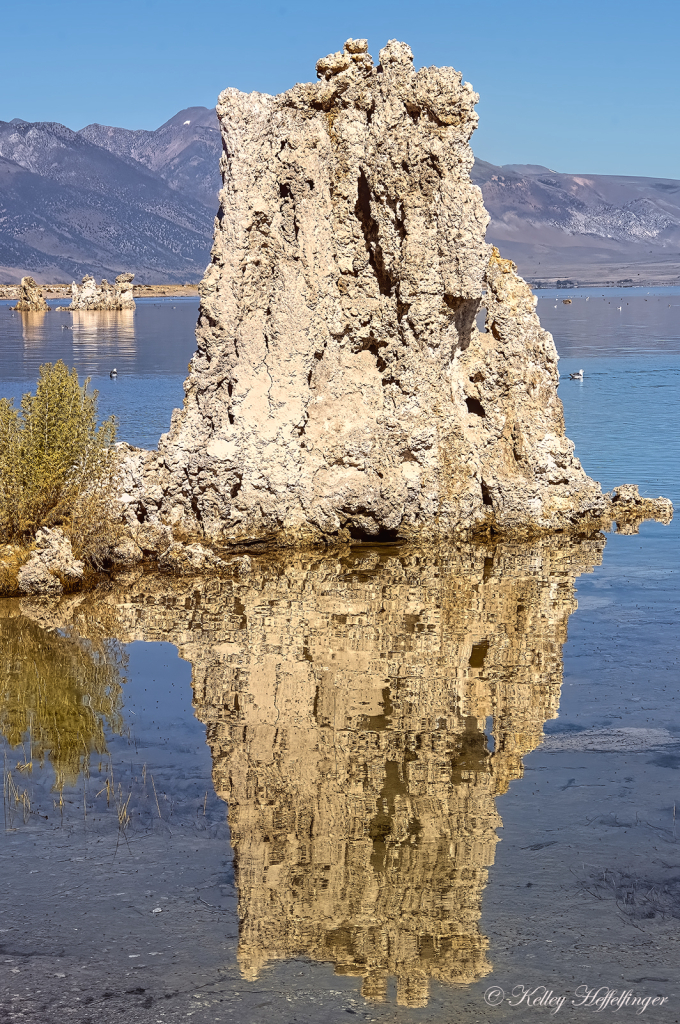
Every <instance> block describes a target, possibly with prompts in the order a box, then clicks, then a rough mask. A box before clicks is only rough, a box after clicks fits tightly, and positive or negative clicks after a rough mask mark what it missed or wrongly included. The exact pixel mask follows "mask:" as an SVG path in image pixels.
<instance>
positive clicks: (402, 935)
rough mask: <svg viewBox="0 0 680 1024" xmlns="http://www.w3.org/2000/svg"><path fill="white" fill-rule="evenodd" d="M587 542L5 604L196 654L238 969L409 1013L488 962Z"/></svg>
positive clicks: (371, 554)
mask: <svg viewBox="0 0 680 1024" xmlns="http://www.w3.org/2000/svg"><path fill="white" fill-rule="evenodd" d="M140 539H141V538H140ZM603 547H604V538H601V537H597V538H594V539H592V540H583V541H571V540H568V539H565V538H564V537H549V538H543V539H541V540H539V541H537V542H534V543H532V544H499V545H496V546H492V545H490V544H489V545H471V544H459V545H455V544H452V545H446V546H442V548H441V549H433V548H431V547H429V548H426V549H423V548H419V547H418V546H417V545H408V546H407V545H404V546H401V547H394V546H385V547H381V548H380V549H377V548H373V549H372V550H367V549H363V550H361V551H359V552H357V551H356V550H354V551H353V552H351V553H349V554H348V555H347V556H345V557H338V556H325V557H315V556H314V555H313V554H305V553H290V554H287V555H286V557H285V558H284V557H282V556H280V555H279V556H276V557H272V556H267V557H265V558H261V559H253V560H252V562H248V564H247V565H245V566H244V565H242V564H238V565H236V566H234V570H235V571H234V575H233V577H232V578H231V579H227V578H222V579H216V578H213V579H205V578H195V579H194V580H183V579H179V578H177V579H173V578H171V577H170V578H168V577H167V576H166V577H163V576H161V575H155V576H152V575H149V574H141V573H140V574H139V575H138V577H137V578H136V579H135V578H134V577H133V574H129V576H128V578H127V580H126V583H125V585H122V586H118V587H114V588H113V589H110V590H109V591H106V592H104V593H102V594H101V595H77V596H75V597H74V596H67V597H64V598H62V599H61V600H60V601H58V602H49V601H45V600H44V599H43V600H40V601H35V600H29V599H26V600H23V601H21V602H20V607H21V611H22V613H23V614H24V615H28V616H29V617H31V618H34V619H35V620H36V621H38V622H40V623H41V624H42V625H43V626H44V627H45V628H48V629H52V628H54V627H55V626H56V627H59V628H63V627H67V626H68V628H69V629H70V630H71V631H74V632H76V633H77V634H79V635H81V636H85V637H88V636H90V635H92V636H95V635H96V634H97V631H98V630H99V631H101V629H102V623H105V624H106V626H105V628H106V631H107V635H112V636H115V637H117V638H118V639H119V640H121V641H124V642H130V641H132V640H147V641H170V642H172V643H174V644H176V645H177V647H178V651H179V654H180V657H182V658H184V659H186V660H187V661H189V662H191V665H192V685H193V691H194V707H195V711H196V714H197V716H198V717H199V718H200V719H201V721H203V722H204V723H205V724H206V728H207V742H208V744H209V746H210V749H211V753H212V759H213V781H214V785H215V789H216V791H217V793H218V794H219V795H220V796H222V797H223V798H224V799H225V801H227V803H228V818H229V828H230V832H231V842H232V846H233V848H234V869H235V883H236V887H237V891H238V912H239V918H240V927H239V949H238V959H239V965H240V968H241V971H242V973H243V975H244V977H246V978H248V979H251V980H255V979H256V978H257V977H258V974H259V972H260V971H261V970H262V969H263V968H264V967H265V966H266V965H267V964H268V963H270V962H272V961H275V960H280V959H286V958H297V957H309V958H311V959H313V960H317V961H326V962H331V963H333V964H334V966H335V970H336V972H337V973H338V974H342V975H352V976H356V977H357V978H361V979H362V982H361V984H362V992H363V994H364V996H365V997H366V998H368V999H372V1000H376V999H378V1000H379V999H384V998H386V996H387V992H388V978H389V977H390V976H394V977H396V979H397V1001H398V1003H400V1004H402V1005H408V1006H424V1005H425V1004H426V1003H427V1001H428V991H429V985H430V982H431V981H432V980H437V981H439V982H442V983H444V984H468V983H470V982H473V981H475V980H477V979H479V978H480V977H483V976H484V975H485V974H488V972H489V970H490V968H491V964H490V963H489V959H488V952H489V942H488V939H487V937H486V936H485V935H484V933H483V932H482V930H481V928H480V915H481V909H482V899H483V894H484V889H485V886H486V883H487V876H488V868H489V866H490V865H491V864H493V861H494V855H495V846H496V843H497V842H498V839H499V837H498V835H497V834H496V830H497V829H498V828H499V827H500V826H501V819H500V816H499V814H498V811H497V809H496V797H497V796H498V795H499V794H502V793H504V792H505V791H506V789H507V787H508V785H509V783H510V782H511V781H512V780H513V779H518V778H520V777H521V775H522V757H523V756H524V755H525V754H526V753H528V752H529V751H531V750H533V749H534V748H535V747H536V746H537V745H538V744H539V743H540V742H541V739H542V735H543V725H544V722H545V721H546V719H551V718H554V717H555V716H556V714H557V709H558V706H559V698H560V685H561V681H562V644H563V643H564V641H565V639H566V635H567V623H568V619H569V616H570V614H571V612H572V611H573V610H574V608H575V607H576V602H575V599H574V582H575V579H576V577H577V576H578V575H579V574H580V573H582V572H589V571H592V569H593V567H594V566H595V565H598V564H599V563H600V561H601V555H602V549H603ZM240 561H241V560H239V563H240ZM492 736H493V743H491V742H490V740H491V737H492ZM490 953H491V955H493V950H491V951H490Z"/></svg>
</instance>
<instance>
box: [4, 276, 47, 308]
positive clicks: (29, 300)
mask: <svg viewBox="0 0 680 1024" xmlns="http://www.w3.org/2000/svg"><path fill="white" fill-rule="evenodd" d="M10 308H11V309H16V310H18V311H19V312H20V313H46V312H47V311H48V310H49V309H50V307H49V306H48V305H47V303H46V302H45V299H44V297H43V293H42V292H41V291H40V286H39V285H37V284H36V283H35V281H34V280H33V278H32V277H22V278H21V294H20V296H19V301H18V302H17V304H16V306H11V307H10Z"/></svg>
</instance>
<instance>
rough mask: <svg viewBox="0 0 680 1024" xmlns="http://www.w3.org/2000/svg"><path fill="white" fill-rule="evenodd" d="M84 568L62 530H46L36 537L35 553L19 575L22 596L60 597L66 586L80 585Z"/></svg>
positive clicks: (57, 528)
mask: <svg viewBox="0 0 680 1024" xmlns="http://www.w3.org/2000/svg"><path fill="white" fill-rule="evenodd" d="M84 569H85V566H84V565H83V563H82V562H81V561H79V560H77V559H76V558H74V557H73V551H72V550H71V541H70V540H69V539H68V537H65V536H64V533H63V531H62V530H60V529H59V527H55V528H54V529H53V530H50V529H48V528H47V527H43V529H41V530H38V532H37V534H36V537H35V550H34V551H33V553H32V555H31V557H30V558H29V560H28V561H27V562H26V563H25V564H24V565H23V566H22V567H21V569H20V570H19V573H18V584H19V590H20V592H21V593H22V594H46V595H55V594H61V593H62V591H63V589H64V583H68V584H71V585H74V584H78V583H79V582H80V581H81V580H82V578H83V572H84Z"/></svg>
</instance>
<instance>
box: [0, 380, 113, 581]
mask: <svg viewBox="0 0 680 1024" xmlns="http://www.w3.org/2000/svg"><path fill="white" fill-rule="evenodd" d="M88 385H89V379H88V380H86V381H85V383H84V384H83V385H82V386H81V385H80V384H79V382H78V374H77V373H76V371H75V370H71V371H70V372H69V370H68V369H67V368H66V366H65V365H64V363H63V362H62V361H61V360H59V362H58V363H54V364H51V363H45V365H44V366H41V367H40V377H39V379H38V385H37V388H36V393H35V395H32V394H27V395H24V397H23V398H22V400H21V409H20V410H17V409H15V407H14V403H13V402H11V401H9V400H8V399H6V398H3V399H0V540H1V541H4V542H5V543H9V542H19V543H23V544H25V543H27V542H30V540H31V539H32V538H33V537H34V536H35V533H36V531H37V530H38V529H40V527H42V526H57V525H59V526H62V527H63V528H64V530H65V532H66V533H68V534H70V536H71V540H72V544H73V547H74V552H75V551H76V549H78V551H77V552H76V553H77V554H78V557H83V556H85V557H88V556H92V555H94V559H93V560H94V561H96V551H97V549H98V548H101V537H102V535H103V534H106V533H107V532H109V531H110V528H112V527H113V523H112V521H111V511H112V501H111V499H112V491H113V487H114V480H115V453H114V448H113V443H114V441H115V436H116V424H115V420H114V418H113V417H111V419H108V420H106V421H104V422H103V423H101V424H100V425H99V426H98V425H97V392H96V391H92V392H88Z"/></svg>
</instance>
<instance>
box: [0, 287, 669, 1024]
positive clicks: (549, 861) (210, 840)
mask: <svg viewBox="0 0 680 1024" xmlns="http://www.w3.org/2000/svg"><path fill="white" fill-rule="evenodd" d="M595 294H597V295H599V296H601V295H602V292H601V291H600V292H597V291H596V290H593V291H592V293H583V294H579V293H575V292H569V293H563V292H560V293H554V297H553V296H551V295H547V294H546V293H543V292H541V293H539V295H540V298H539V307H538V308H539V313H540V315H541V318H542V321H543V323H544V325H545V326H546V327H547V328H548V329H549V330H552V331H553V333H554V335H555V338H556V341H557V344H558V348H559V350H560V353H561V355H562V363H561V370H562V374H563V375H566V374H567V373H568V371H570V370H573V369H578V368H580V367H581V366H583V368H584V370H585V379H584V380H583V382H573V381H569V380H568V379H563V380H562V381H561V384H560V393H561V397H562V400H563V402H564V405H565V417H566V422H567V430H568V433H569V436H570V437H571V438H572V439H573V440H574V441H575V442H576V452H577V454H578V455H579V457H580V458H581V460H582V462H583V464H584V466H585V467H586V469H587V470H588V471H589V472H590V473H592V474H593V475H595V476H596V478H597V479H599V480H600V481H601V482H602V485H603V487H605V488H609V487H611V486H614V485H616V484H617V483H623V482H636V483H640V484H641V488H640V489H641V491H642V492H643V493H649V494H654V495H656V494H659V493H663V494H665V495H667V496H668V497H670V498H672V499H673V501H674V502H675V503H676V506H677V503H678V501H679V500H680V493H679V492H680V486H679V483H680V481H679V478H678V436H679V434H680V431H679V428H680V423H679V415H680V414H679V413H678V409H679V407H680V406H679V402H678V399H679V397H680V395H679V394H678V390H679V389H678V383H679V379H680V374H679V370H680V339H679V335H680V329H679V326H678V323H679V321H678V316H677V314H678V310H679V309H680V298H679V297H678V295H677V293H672V292H669V291H664V292H663V293H662V294H661V295H660V296H659V295H647V292H645V293H644V294H642V295H637V294H634V293H633V291H632V290H626V291H625V292H617V293H616V294H615V295H612V296H609V297H608V298H606V300H605V302H603V300H602V298H599V303H601V304H602V306H601V307H600V306H599V305H597V303H596V302H595ZM586 295H588V302H586ZM563 297H571V298H572V303H571V304H570V305H567V306H564V305H563V304H562V301H561V300H562V298H563ZM645 298H647V302H646V303H645V301H644V299H645ZM617 299H618V301H616V300H617ZM652 300H654V301H652ZM626 301H628V302H629V304H631V307H630V315H629V314H628V312H626V314H625V316H624V310H625V309H626V306H625V303H626ZM173 304H174V305H175V306H176V307H177V308H176V309H175V310H174V311H173V310H172V305H173ZM650 304H651V305H650ZM555 305H557V309H555ZM619 305H622V310H621V312H619V311H618V308H617V307H618V306H619ZM607 306H608V307H609V309H607V308H605V307H607ZM168 310H169V311H168ZM147 311H148V312H147ZM141 314H143V315H141ZM52 316H55V314H48V318H49V317H52ZM56 316H61V314H58V315H56ZM5 317H7V320H5V319H4V318H5ZM180 317H181V318H182V320H181V323H180ZM194 318H195V303H189V302H186V303H184V304H181V303H180V300H168V301H166V303H165V305H162V304H161V305H153V304H152V303H147V304H146V305H145V306H144V305H142V303H140V304H139V306H138V309H137V311H136V313H135V314H134V318H133V325H134V336H133V338H132V341H130V334H129V333H128V335H126V337H127V338H128V342H129V349H128V350H125V346H124V345H123V341H122V340H121V338H120V336H119V334H117V333H116V332H117V331H119V328H115V330H114V329H113V328H110V333H109V334H107V336H106V339H102V338H100V337H99V335H97V337H91V338H90V340H89V341H88V342H87V344H85V343H83V346H82V347H81V348H78V347H77V345H80V341H79V340H78V338H77V337H76V336H75V332H74V337H73V338H72V339H71V338H69V339H66V338H63V336H64V335H66V334H67V333H68V334H70V333H71V332H66V331H64V332H62V331H61V328H60V327H59V329H58V331H57V329H56V328H54V329H53V328H52V327H50V322H49V320H48V326H47V328H43V329H42V330H44V332H45V333H44V334H43V335H41V336H40V337H36V338H34V339H33V341H32V343H31V346H32V347H31V346H29V345H28V344H27V343H25V340H24V339H23V334H22V339H21V343H19V339H18V336H17V326H16V325H15V324H14V322H13V321H14V319H15V318H11V316H10V315H9V314H8V313H5V312H4V311H2V310H0V329H1V330H2V331H3V339H4V340H3V354H2V356H0V373H1V375H2V381H3V389H4V393H6V394H7V393H13V392H15V391H16V390H18V391H21V390H22V389H25V388H26V387H27V386H29V385H30V384H31V383H32V381H33V379H34V377H35V367H36V366H37V365H38V364H39V363H40V362H43V361H45V360H46V359H54V358H55V357H56V356H57V355H59V356H61V355H63V356H64V357H65V358H66V360H67V362H71V361H73V360H80V361H76V365H77V366H78V369H79V371H81V372H82V373H91V374H92V376H93V382H94V383H95V384H96V385H97V386H99V387H100V389H101V395H102V406H103V409H104V411H105V412H108V411H109V409H110V410H111V411H116V412H117V414H118V415H119V417H120V423H121V436H122V437H124V438H125V439H127V440H130V441H132V442H133V443H141V444H147V445H151V444H152V443H153V441H154V440H155V437H157V434H158V429H157V426H156V425H157V424H158V423H160V424H161V426H160V429H167V426H168V424H169V414H170V411H171V408H172V405H173V402H174V403H177V404H178V402H177V399H178V397H179V398H181V380H182V379H183V376H184V366H185V365H186V361H187V359H188V358H189V356H190V354H191V350H192V347H193V338H192V335H191V329H192V326H193V319H194ZM10 320H11V321H12V323H8V321H10ZM56 322H57V321H56V320H55V324H56ZM182 325H183V326H182ZM74 326H75V325H74ZM6 328H9V330H6ZM23 330H24V329H23V328H22V332H23ZM107 330H109V329H108V328H107ZM126 330H128V328H126ZM8 335H9V337H8ZM62 339H63V340H62ZM107 339H108V340H107ZM163 339H166V342H167V344H166V343H164V341H163ZM596 342H597V343H596ZM60 346H61V347H60ZM69 346H71V348H70V349H69ZM184 346H186V348H185V347H184ZM125 351H127V355H125ZM112 358H114V359H115V361H116V362H115V365H116V366H117V368H118V370H119V377H118V379H117V380H116V381H114V382H110V384H108V383H107V382H108V381H109V378H108V376H107V373H108V370H107V368H108V366H109V362H110V361H111V359H112ZM126 359H127V362H126V361H125V360H126ZM122 371H124V372H122ZM22 374H23V376H22ZM121 383H122V384H123V387H120V386H119V385H120V384H121ZM164 388H165V390H163V389H164ZM144 396H146V398H145V399H144ZM163 396H166V397H167V399H169V401H166V398H165V397H163ZM104 400H106V401H108V402H110V403H111V404H110V405H108V406H106V405H105V401H104ZM164 402H166V404H164ZM116 403H117V404H116ZM139 408H144V409H145V410H147V409H148V410H149V415H148V418H147V420H145V421H144V422H142V423H138V418H137V417H138V413H137V411H136V410H138V409H139ZM153 430H155V431H156V434H155V437H154V436H152V435H153ZM676 522H677V520H676V521H674V523H672V524H671V526H670V527H663V526H661V525H659V524H656V523H647V524H643V526H642V527H641V529H640V532H639V534H634V535H624V534H620V533H611V534H609V535H607V536H606V538H605V537H601V538H595V539H591V540H587V541H565V540H564V539H562V540H560V539H557V538H553V539H551V540H548V541H544V542H541V543H538V544H534V545H498V546H496V547H495V548H484V547H472V546H466V545H462V546H460V547H458V548H453V547H452V548H451V549H448V550H447V551H445V552H439V553H437V554H433V553H432V552H423V551H418V550H416V549H412V548H403V547H376V548H370V547H367V546H361V547H360V548H354V549H352V550H351V551H349V552H347V553H346V555H345V556H344V557H342V558H339V557H328V558H320V557H319V558H314V557H310V556H299V555H289V556H287V557H286V558H285V559H283V560H277V559H273V558H269V559H267V558H261V559H259V560H254V563H253V572H252V574H251V575H250V576H249V577H245V578H240V579H234V580H221V581H217V580H209V579H198V580H193V581H173V580H168V579H167V578H159V577H156V576H152V575H143V574H137V573H135V574H130V575H129V576H127V577H122V578H119V579H118V580H117V582H116V585H115V586H114V587H113V589H111V590H110V591H108V592H106V593H104V594H101V595H89V596H88V595H79V596H76V597H66V598H63V599H61V600H59V601H52V600H40V601H35V600H33V601H29V600H22V601H5V602H2V603H1V604H0V658H1V659H2V663H3V680H4V682H3V684H2V687H3V688H2V689H1V690H0V732H1V733H2V735H3V737H4V743H3V747H4V752H5V770H4V791H5V792H4V804H3V806H4V816H5V817H4V822H5V831H4V833H3V836H2V840H1V841H0V864H1V865H2V876H1V877H2V881H1V883H0V1007H2V1011H1V1013H0V1017H2V1019H7V1020H8V1021H12V1022H14V1021H19V1020H23V1021H30V1022H34V1021H36V1022H37V1021H40V1022H43V1021H45V1022H49V1024H51V1022H52V1021H55V1022H56V1021H61V1020H63V1019H64V1018H67V1019H70V1020H73V1021H77V1022H83V1024H85V1022H86V1021H97V1022H99V1021H108V1020H114V1019H115V1020H118V1019H120V1018H121V1016H122V1018H123V1019H124V1020H130V1021H134V1022H136V1021H138V1020H139V1021H175V1020H180V1019H185V1018H187V1017H188V1016H191V1017H192V1019H194V1020H196V1021H200V1022H203V1021H206V1022H207V1021H227V1020H232V1019H238V1020H239V1021H246V1022H253V1024H254V1022H259V1021H262V1020H265V1019H276V1020H285V1021H291V1022H292V1021H293V1020H298V1021H310V1022H312V1021H318V1020H319V1019H326V1018H327V1019H329V1020H344V1019H346V1017H345V1015H346V1014H349V1015H352V1016H358V1017H362V1018H363V1019H367V1020H376V1021H383V1020H384V1021H397V1022H400V1024H401V1022H404V1024H410V1022H412V1021H421V1020H422V1021H425V1020H428V1021H429V1020H433V1021H437V1022H443V1021H447V1022H448V1021H452V1020H462V1021H465V1022H468V1021H469V1022H475V1021H486V1020H513V1019H514V1020H526V1019H531V1018H532V1015H533V1014H543V1015H546V1014H548V1013H550V1010H551V1007H546V1006H538V1005H533V1006H529V1007H528V1006H526V1005H525V1003H524V1002H522V1003H521V1004H520V1005H511V1003H509V1002H507V999H508V998H510V1000H511V1002H514V1003H517V1002H518V1000H520V999H521V995H520V994H519V990H518V989H517V988H516V986H525V987H526V988H527V989H529V990H532V991H533V990H534V989H535V988H536V987H540V986H547V988H548V989H549V990H550V991H551V992H552V993H553V995H552V996H551V997H546V999H549V998H552V999H553V1000H554V999H559V998H560V997H561V996H563V995H564V996H565V998H566V1003H565V1005H564V1006H563V1007H562V1009H561V1010H560V1011H559V1012H560V1013H561V1015H568V1016H570V1017H571V1018H576V1019H589V1018H590V1015H591V1014H592V1013H594V1012H598V1011H597V1009H596V1007H593V1006H587V1005H586V1006H581V1007H578V1006H573V1005H571V1001H572V1000H574V999H576V1001H577V1002H579V1001H581V999H582V998H583V997H582V996H579V997H576V995H575V993H576V992H577V990H578V989H579V986H587V987H589V988H590V989H593V990H594V989H597V988H598V987H604V988H611V989H616V990H617V992H620V991H621V990H622V989H624V990H626V991H627V990H632V992H633V994H634V996H636V997H637V996H640V997H656V998H658V999H662V998H666V999H667V1002H665V1003H664V1004H662V1005H656V1006H651V1005H650V1006H649V1007H648V1009H647V1010H646V1011H645V1016H646V1017H650V1016H651V1017H653V1019H655V1020H663V1021H674V1020H677V1019H678V1016H679V1015H680V968H679V967H678V964H679V963H680V956H679V953H680V881H679V879H680V836H678V828H679V827H680V826H678V827H676V820H675V817H676V815H675V808H676V805H680V772H679V771H678V768H679V767H680V674H679V671H678V664H679V660H680V659H679V655H680V650H679V648H680V642H679V640H678V636H679V635H680V634H679V631H678V604H679V599H680V588H679V586H678V558H677V553H678V537H677V526H676ZM112 638H113V639H112ZM177 655H179V657H178V656H177ZM544 733H545V739H543V735H544ZM499 840H500V842H499ZM154 911H156V913H154ZM492 986H496V988H498V989H502V990H503V992H504V993H505V997H506V1001H503V1002H501V1003H500V1005H497V1006H495V1005H489V1004H488V1003H487V1002H485V998H484V993H485V992H487V991H488V990H489V989H490V987H492ZM513 990H515V991H516V993H518V994H516V995H515V997H512V996H511V993H512V991H513ZM601 994H602V993H601ZM540 995H541V993H540V992H537V994H536V997H535V998H538V997H540ZM489 998H490V999H493V998H500V997H499V996H497V995H496V996H493V997H492V996H489ZM631 998H632V997H631ZM554 1008H555V1004H554V1003H553V1006H552V1009H554ZM604 1012H608V1011H604ZM617 1012H618V1013H619V1016H628V1017H631V1016H633V1015H635V1007H634V1006H632V1005H629V1006H626V1007H623V1008H622V1009H621V1010H620V1011H617Z"/></svg>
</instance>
